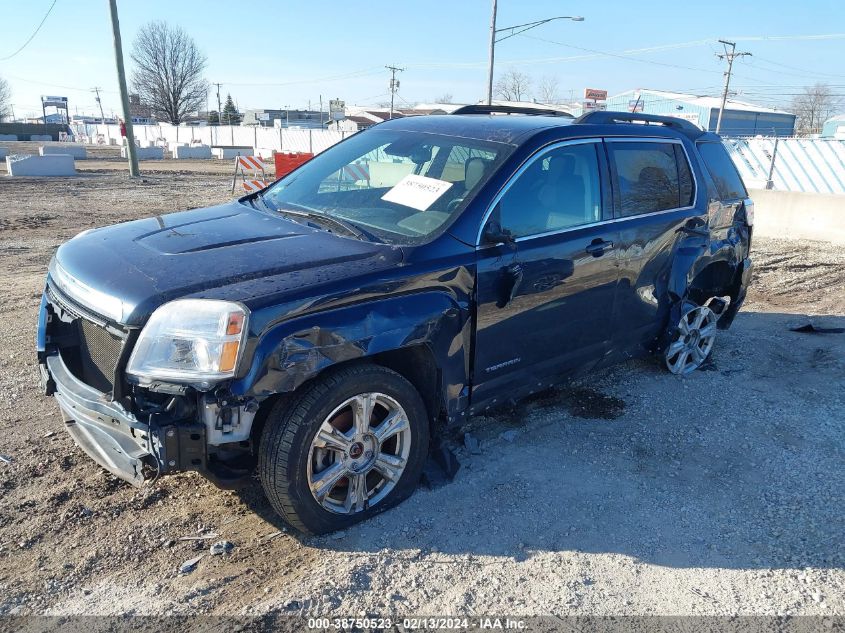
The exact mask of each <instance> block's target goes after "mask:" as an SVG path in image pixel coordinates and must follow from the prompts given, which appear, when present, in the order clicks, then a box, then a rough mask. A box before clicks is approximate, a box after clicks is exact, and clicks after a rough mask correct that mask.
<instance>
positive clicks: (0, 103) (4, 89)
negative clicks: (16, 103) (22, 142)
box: [0, 77, 12, 121]
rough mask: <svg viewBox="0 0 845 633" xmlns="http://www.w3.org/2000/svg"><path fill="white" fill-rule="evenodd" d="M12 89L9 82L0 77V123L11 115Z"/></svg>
mask: <svg viewBox="0 0 845 633" xmlns="http://www.w3.org/2000/svg"><path fill="white" fill-rule="evenodd" d="M11 105H12V89H11V88H10V87H9V82H8V81H6V80H5V79H3V78H2V77H0V121H2V120H3V119H4V118H5V117H7V116H9V114H10V113H11V109H12V108H11Z"/></svg>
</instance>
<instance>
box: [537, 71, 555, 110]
mask: <svg viewBox="0 0 845 633" xmlns="http://www.w3.org/2000/svg"><path fill="white" fill-rule="evenodd" d="M558 88H559V82H558V80H557V77H555V76H554V75H544V76H543V78H542V79H540V83H539V84H538V85H537V98H538V99H540V101H541V102H542V103H548V104H554V103H560V92H559V90H558Z"/></svg>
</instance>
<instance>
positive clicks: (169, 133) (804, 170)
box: [75, 124, 845, 193]
mask: <svg viewBox="0 0 845 633" xmlns="http://www.w3.org/2000/svg"><path fill="white" fill-rule="evenodd" d="M134 130H135V138H137V139H138V140H139V141H140V142H141V145H142V146H147V145H149V144H160V145H164V146H167V145H169V144H171V143H202V144H204V145H211V146H229V147H232V146H236V147H251V148H265V149H267V150H276V151H280V152H281V151H284V152H310V153H313V154H318V153H319V152H322V151H323V150H324V149H326V148H327V147H330V146H332V145H334V144H335V143H337V142H338V141H341V140H342V139H344V138H346V137H347V136H349V135H351V134H353V133H354V132H340V131H334V130H322V129H294V130H289V129H284V128H269V127H241V126H232V125H221V126H203V127H197V126H175V125H168V124H157V125H135V126H134ZM75 131H76V134H77V136H87V137H88V138H89V139H90V140H91V142H97V140H98V138H99V139H100V140H102V142H104V143H106V144H108V145H117V144H120V142H121V137H120V128H119V127H118V126H116V125H80V126H76V130H75ZM724 144H725V147H726V148H727V149H728V153H729V154H730V155H731V158H732V159H733V161H734V164H735V165H736V166H737V169H739V172H740V174H741V175H742V178H743V180H744V181H745V184H746V185H747V186H748V187H749V188H750V189H765V188H767V187H768V188H771V189H775V190H777V191H801V192H809V193H845V140H836V139H799V138H786V139H784V138H780V139H777V138H725V139H724ZM769 181H771V185H768V183H769Z"/></svg>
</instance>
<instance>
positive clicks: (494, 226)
mask: <svg viewBox="0 0 845 633" xmlns="http://www.w3.org/2000/svg"><path fill="white" fill-rule="evenodd" d="M482 237H483V238H484V243H485V244H508V245H510V244H513V243H514V242H515V241H516V240H515V239H514V237H513V234H512V233H511V232H510V231H508V230H507V229H503V228H502V225H501V224H499V223H498V222H497V221H496V220H490V221H489V222H488V223H487V226H485V227H484V233H483V234H482Z"/></svg>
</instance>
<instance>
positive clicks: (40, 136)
mask: <svg viewBox="0 0 845 633" xmlns="http://www.w3.org/2000/svg"><path fill="white" fill-rule="evenodd" d="M29 140H30V141H53V140H55V139H54V138H53V137H52V136H50V135H49V134H30V135H29Z"/></svg>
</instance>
